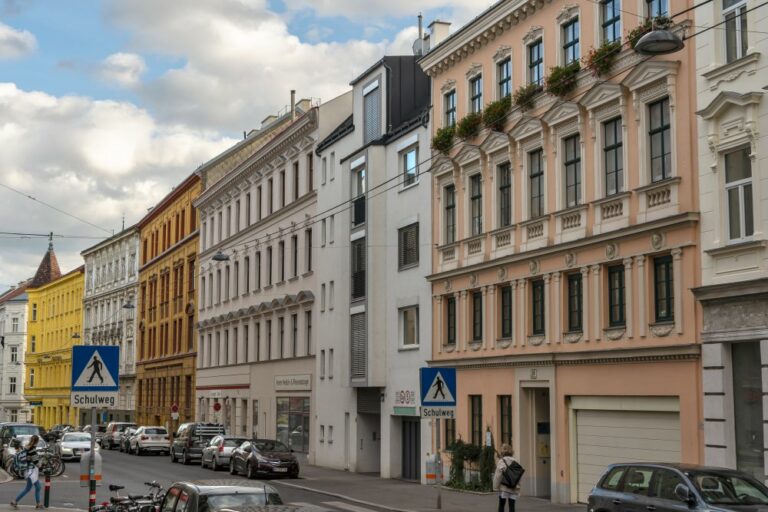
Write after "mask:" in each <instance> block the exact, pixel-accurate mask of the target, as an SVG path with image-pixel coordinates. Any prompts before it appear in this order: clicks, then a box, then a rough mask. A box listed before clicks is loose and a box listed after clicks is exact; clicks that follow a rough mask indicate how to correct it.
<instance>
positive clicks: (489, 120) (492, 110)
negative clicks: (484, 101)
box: [483, 96, 512, 132]
mask: <svg viewBox="0 0 768 512" xmlns="http://www.w3.org/2000/svg"><path fill="white" fill-rule="evenodd" d="M511 109H512V98H511V97H509V96H504V97H503V98H501V99H500V100H496V101H492V102H491V103H489V104H488V105H486V106H485V110H483V124H484V125H485V127H486V128H489V129H491V130H496V131H497V132H501V131H504V123H506V121H507V114H509V111H510V110H511Z"/></svg>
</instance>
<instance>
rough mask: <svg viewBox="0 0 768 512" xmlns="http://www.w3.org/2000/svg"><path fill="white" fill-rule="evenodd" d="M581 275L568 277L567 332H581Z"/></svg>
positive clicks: (582, 315) (582, 314) (582, 308)
mask: <svg viewBox="0 0 768 512" xmlns="http://www.w3.org/2000/svg"><path fill="white" fill-rule="evenodd" d="M583 300H584V295H583V294H582V288H581V274H570V275H569V276H568V331H569V332H581V330H582V322H583V317H584V313H583V311H584V307H583V304H582V301H583Z"/></svg>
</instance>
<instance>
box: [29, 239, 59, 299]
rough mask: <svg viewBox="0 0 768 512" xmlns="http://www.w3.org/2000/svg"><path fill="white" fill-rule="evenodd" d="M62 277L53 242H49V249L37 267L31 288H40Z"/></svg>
mask: <svg viewBox="0 0 768 512" xmlns="http://www.w3.org/2000/svg"><path fill="white" fill-rule="evenodd" d="M60 277H61V269H60V268H59V260H57V259H56V253H55V252H53V242H49V243H48V250H47V251H46V253H45V255H44V256H43V260H42V261H41V262H40V266H38V267H37V272H35V277H33V278H32V282H31V283H30V284H29V288H40V287H41V286H45V285H46V284H48V283H50V282H51V281H55V280H56V279H58V278H60Z"/></svg>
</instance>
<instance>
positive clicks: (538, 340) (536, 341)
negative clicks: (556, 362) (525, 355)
mask: <svg viewBox="0 0 768 512" xmlns="http://www.w3.org/2000/svg"><path fill="white" fill-rule="evenodd" d="M545 339H546V337H545V336H542V335H535V336H528V344H529V345H533V346H534V347H538V346H539V345H541V344H542V343H544V340H545Z"/></svg>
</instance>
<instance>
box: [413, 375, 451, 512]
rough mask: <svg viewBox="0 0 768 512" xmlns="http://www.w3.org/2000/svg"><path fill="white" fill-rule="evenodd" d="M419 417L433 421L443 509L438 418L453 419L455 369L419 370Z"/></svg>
mask: <svg viewBox="0 0 768 512" xmlns="http://www.w3.org/2000/svg"><path fill="white" fill-rule="evenodd" d="M419 383H420V387H421V416H422V417H423V418H432V419H434V420H435V433H436V434H437V435H436V439H437V447H436V449H435V463H436V467H437V470H436V471H435V473H436V476H435V483H436V484H437V503H436V507H435V508H437V509H438V510H440V509H442V508H443V496H442V491H441V489H442V484H443V482H442V479H443V478H442V475H443V459H442V456H441V455H440V433H441V432H440V418H453V417H454V416H455V410H456V368H420V369H419Z"/></svg>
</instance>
